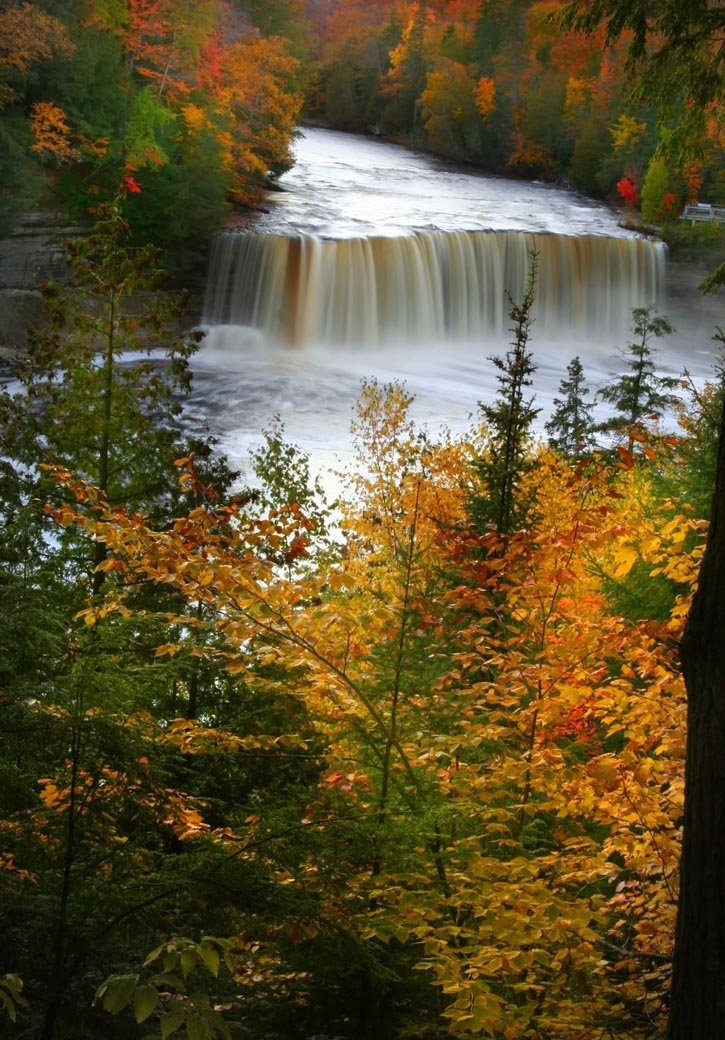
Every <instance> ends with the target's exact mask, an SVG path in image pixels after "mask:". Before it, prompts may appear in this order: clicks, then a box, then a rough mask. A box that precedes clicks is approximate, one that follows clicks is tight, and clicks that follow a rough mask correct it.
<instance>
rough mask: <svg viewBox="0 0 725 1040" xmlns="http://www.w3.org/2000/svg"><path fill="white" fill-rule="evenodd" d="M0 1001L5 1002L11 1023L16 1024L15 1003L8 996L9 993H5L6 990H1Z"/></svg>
mask: <svg viewBox="0 0 725 1040" xmlns="http://www.w3.org/2000/svg"><path fill="white" fill-rule="evenodd" d="M0 1000H1V1001H2V1002H3V1004H4V1005H5V1010H6V1011H7V1013H8V1016H9V1018H10V1021H11V1022H14V1021H15V1004H14V1003H13V1001H12V1000H11V999H10V997H9V996H8V994H7V993H5V992H4V990H2V989H0Z"/></svg>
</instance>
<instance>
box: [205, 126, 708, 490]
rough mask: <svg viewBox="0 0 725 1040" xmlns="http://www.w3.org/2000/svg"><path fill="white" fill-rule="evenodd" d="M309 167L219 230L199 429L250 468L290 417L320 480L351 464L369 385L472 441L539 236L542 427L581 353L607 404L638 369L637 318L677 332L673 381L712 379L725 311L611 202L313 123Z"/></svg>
mask: <svg viewBox="0 0 725 1040" xmlns="http://www.w3.org/2000/svg"><path fill="white" fill-rule="evenodd" d="M296 155H297V162H296V165H295V167H294V168H293V169H292V170H291V171H290V172H289V173H288V174H287V175H286V176H285V177H284V178H283V179H282V188H283V190H282V191H281V192H279V193H273V194H271V195H270V197H269V202H268V204H267V207H266V209H267V211H266V212H264V213H260V214H259V215H255V216H253V217H251V218H250V219H249V221H248V222H247V226H246V228H245V229H243V230H242V231H239V232H237V233H236V234H234V235H229V234H226V235H224V236H221V237H220V239H219V241H218V242H217V244H216V247H215V249H216V251H215V253H213V255H212V261H211V263H210V270H209V273H208V281H209V286H208V290H207V305H206V308H205V309H206V318H205V321H206V332H207V336H206V340H205V342H204V344H203V346H202V348H201V350H200V352H199V354H198V356H197V357H196V359H195V362H194V372H195V390H194V393H193V395H192V397H191V400H190V401H189V404H188V407H187V412H186V420H187V423H188V424H189V425H190V426H192V427H196V428H199V429H201V428H203V427H208V429H209V430H210V432H211V433H213V434H214V435H215V436H217V437H218V438H219V440H220V447H221V448H222V450H224V451H225V452H226V453H227V454H228V455H229V457H230V459H231V461H232V462H233V463H234V464H235V465H237V466H239V467H241V468H242V469H243V470H244V468H245V465H246V462H247V459H248V456H249V452H250V451H251V450H253V449H255V448H256V447H257V446H258V445H259V444H260V442H261V430H262V429H263V428H264V427H265V426H267V425H268V424H269V422H270V420H271V418H272V417H273V416H274V415H275V414H278V415H279V416H280V417H281V419H282V421H283V423H284V425H285V432H286V436H287V438H288V439H289V440H291V441H294V442H295V443H297V444H298V445H300V446H301V447H302V448H303V449H304V450H305V451H307V452H309V454H310V456H311V459H312V462H313V466H314V468H315V469H316V470H318V471H323V472H325V471H327V470H329V469H330V468H333V469H335V468H337V469H339V468H341V467H343V468H344V466H345V464H346V462H347V461H348V460H349V456H350V440H349V432H348V431H349V423H350V419H351V416H352V413H353V408H354V404H355V401H356V398H357V394H358V391H359V386H360V381H361V380H362V379H365V378H370V377H376V378H377V379H379V380H380V381H382V382H386V381H389V380H392V379H396V380H401V381H404V382H405V384H406V386H407V388H408V390H409V391H410V392H411V393H412V394H413V395H414V396H415V404H414V406H413V409H412V414H413V416H414V418H415V419H416V420H417V421H418V422H419V423H420V424H421V426H424V427H425V428H427V429H428V430H429V431H430V432H432V433H436V432H437V431H438V430H439V429H440V428H441V427H442V426H447V427H448V428H450V429H451V430H452V431H453V432H454V433H455V432H461V431H463V430H464V429H466V428H467V427H468V426H469V424H470V421H471V417H472V416H474V415H475V413H476V409H477V404H478V402H480V401H488V400H490V399H491V398H492V397H493V395H494V394H495V390H496V370H495V368H494V366H493V365H492V363H491V362H490V360H489V357H490V355H492V354H501V353H502V352H503V351H504V350H505V348H506V340H507V333H506V329H507V325H508V321H507V315H506V307H507V305H506V297H505V290H506V288H508V287H509V285H510V286H511V290H510V291H512V292H513V293H514V295H515V297H516V294H518V292H519V290H520V287H521V284H522V280H525V274H526V266H527V264H526V257H527V255H528V253H527V250H529V249H530V248H531V246H532V243H533V246H535V248H536V249H538V250H542V248H543V253H542V254H541V256H540V274H539V278H540V289H541V291H542V293H543V298H542V299H541V300H540V301H539V304H540V306H539V311H538V313H537V319H536V321H535V323H534V326H533V330H532V340H531V348H532V350H533V353H534V356H535V358H536V361H537V365H538V368H537V372H536V375H535V380H534V387H533V390H534V391H535V394H536V401H537V404H538V406H539V407H540V408H541V409H542V411H541V415H540V422H541V424H542V426H543V422H544V421H545V420H546V418H547V415H548V413H549V411H550V409H551V403H552V399H553V397H554V396H555V395H556V393H557V389H558V385H559V382H560V380H561V378H562V377H563V375H564V374H565V369H566V365H567V364H568V362H569V361H570V360H571V358H572V357H573V356H574V355H576V354H578V355H579V356H580V357H581V360H582V364H583V366H584V371H585V376H586V378H587V382H588V384H589V385H590V387H591V391H592V395H593V394H594V393H595V391H596V389H597V388H598V387H600V386H602V385H604V384H605V383H606V382H608V381H609V380H610V379H611V378H612V377H613V376H615V375H616V374H617V373H618V372H620V371H621V370H622V367H623V366H622V363H621V360H620V358H619V356H618V347H621V346H622V345H623V344H624V343H625V342H626V341H627V329H628V324H629V317H630V315H631V308H632V307H633V306H646V305H651V304H653V305H656V307H657V309H658V311H659V312H660V313H664V314H667V315H668V316H670V318H671V319H672V321H673V323H674V324H675V326H676V329H677V331H676V333H675V334H674V335H673V336H672V337H667V338H666V339H664V340H660V341H658V342H657V349H658V368H659V369H660V371H661V372H662V374H667V375H677V374H678V373H679V372H681V371H682V370H683V369H684V368H687V369H688V370H689V371H690V372H691V373H692V375H693V376H694V377H695V378H696V379H698V380H702V379H704V378H706V377H707V376H708V375H709V374H710V373H711V372H712V365H713V361H714V357H715V349H714V344H713V343H712V339H711V337H712V334H713V331H714V327H715V325H716V324H717V323H718V322H721V321H722V318H721V317H720V316H719V305H718V303H717V301H713V300H705V301H703V300H702V299H701V298H700V297H698V295H697V293H696V291H695V286H696V284H697V281H698V279H699V278H700V277H701V276H702V274H703V272H701V271H694V270H692V269H690V268H687V267H682V266H678V267H674V266H673V265H671V264H669V263H668V262H667V261H666V258H665V253H664V251H663V249H662V247H661V246H659V245H658V244H651V243H649V242H645V241H643V240H637V239H636V236H633V235H632V234H631V233H629V232H627V231H625V230H623V229H621V228H620V227H619V226H618V224H617V214H616V212H615V211H613V210H611V209H609V208H608V207H606V206H604V205H601V204H599V203H596V202H592V201H590V200H588V199H585V198H583V197H582V196H580V195H578V194H576V193H573V192H570V191H567V190H564V189H561V188H557V187H552V186H549V185H545V184H541V183H538V182H534V183H531V182H523V181H515V180H508V179H504V178H499V177H491V176H487V175H480V174H478V173H476V172H473V171H469V170H461V169H460V168H458V167H455V166H452V165H450V164H447V163H445V162H442V161H440V160H437V159H435V158H433V157H430V156H426V155H419V154H416V153H413V152H410V151H408V150H406V149H403V148H400V147H397V146H395V145H391V144H388V143H386V142H383V141H379V140H375V139H369V138H361V137H355V136H352V135H347V134H341V133H336V132H332V131H324V130H307V131H305V132H304V134H303V135H302V136H301V137H300V139H299V141H298V143H297V147H296ZM485 233H489V234H485ZM491 233H493V234H491ZM529 233H532V234H533V235H534V236H535V237H534V238H532V237H531V235H530V234H529ZM252 247H253V248H252ZM240 250H242V251H243V253H244V256H243V259H239V256H240V255H241V254H240ZM250 250H251V251H250ZM492 251H493V252H492ZM474 254H475V256H474ZM492 257H493V258H492ZM512 257H513V258H514V259H513V260H512ZM521 257H524V261H523V262H522V260H521ZM230 258H231V259H230ZM441 279H442V280H443V281H442V282H441V284H440V285H439V282H440V281H441ZM484 282H486V283H487V284H486V285H485V286H483V285H482V283H484ZM479 283H481V284H479ZM507 283H508V284H507ZM247 297H248V298H249V299H246V298H247ZM290 297H293V299H292V300H291V301H290ZM241 298H245V299H246V302H244V304H243V305H242V304H241V303H240V302H239V301H240V299H241ZM235 300H236V302H235ZM492 300H493V301H494V302H493V303H492ZM537 305H538V304H537ZM492 311H495V312H496V313H495V315H494V317H491V315H490V313H489V312H492ZM283 312H284V313H283ZM483 312H486V313H485V314H483ZM482 314H483V317H482ZM400 315H403V318H402V319H400V320H399V318H400ZM599 414H600V415H602V416H603V415H604V414H605V413H604V411H603V410H600V411H599ZM326 479H328V484H330V486H332V483H334V482H331V481H330V480H329V478H326Z"/></svg>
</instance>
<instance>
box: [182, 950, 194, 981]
mask: <svg viewBox="0 0 725 1040" xmlns="http://www.w3.org/2000/svg"><path fill="white" fill-rule="evenodd" d="M179 961H180V965H181V974H182V975H183V976H184V978H186V976H187V975H188V974H189V972H191V971H193V970H194V968H195V967H196V963H197V958H196V950H193V949H190V950H182V951H181V956H180V957H179Z"/></svg>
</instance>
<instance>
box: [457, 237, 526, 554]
mask: <svg viewBox="0 0 725 1040" xmlns="http://www.w3.org/2000/svg"><path fill="white" fill-rule="evenodd" d="M537 273H538V255H537V254H536V253H532V254H531V263H530V269H529V277H528V282H527V285H526V290H525V292H524V296H523V299H522V301H521V303H515V302H514V300H513V299H512V298H511V296H509V303H510V304H511V310H510V312H509V314H510V317H511V319H512V321H513V323H514V324H513V325H512V327H511V329H510V331H511V333H512V335H513V339H512V341H511V347H510V349H509V350H508V351H507V353H506V355H505V357H503V358H502V357H498V356H493V357H491V358H489V360H490V361H492V362H493V364H494V365H495V366H496V368H497V369H498V372H499V374H498V377H497V378H498V391H497V396H496V400H495V401H494V402H493V404H480V405H479V408H480V411H481V414H482V416H483V418H484V419H485V420H486V423H487V424H488V429H489V444H488V450H487V451H486V453H485V454H484V455H482V456H481V457H480V458H479V459H478V460H477V461H476V463H475V469H476V472H477V474H478V475H479V476H480V477H481V478H482V481H483V484H484V489H485V490H484V492H483V494H480V495H476V496H475V497H474V499H473V501H472V504H471V515H472V519H473V521H474V523H475V524H476V526H478V527H479V528H481V527H485V526H486V525H488V524H494V525H495V526H496V528H497V530H498V531H499V532H500V533H501V534H508V533H509V532H511V531H513V530H514V529H515V528H517V527H519V526H520V525H521V524H522V523H523V522H524V521H525V519H526V514H527V512H528V506H527V503H525V502H522V501H520V500H519V499H518V497H517V492H518V490H519V485H520V482H521V477H522V476H523V474H524V472H525V471H526V469H527V468H528V466H529V462H528V459H527V450H528V447H529V442H530V436H531V424H532V423H533V421H534V419H535V418H536V416H537V415H538V414H539V411H540V409H539V408H534V398H533V397H527V396H526V391H527V388H528V387H530V386H531V376H532V375H533V373H534V372H535V371H536V364H535V362H534V358H533V355H532V353H531V351H530V350H529V349H528V343H529V337H530V332H531V325H532V322H533V317H532V313H531V312H532V308H533V306H534V300H535V296H536V279H537Z"/></svg>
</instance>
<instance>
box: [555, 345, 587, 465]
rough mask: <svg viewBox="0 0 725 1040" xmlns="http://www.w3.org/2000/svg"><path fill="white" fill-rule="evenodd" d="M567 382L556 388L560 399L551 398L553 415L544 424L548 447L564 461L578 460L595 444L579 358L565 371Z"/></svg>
mask: <svg viewBox="0 0 725 1040" xmlns="http://www.w3.org/2000/svg"><path fill="white" fill-rule="evenodd" d="M566 371H567V378H566V379H562V381H561V383H560V384H559V393H560V394H561V397H555V398H554V411H553V413H552V415H551V418H550V419H549V421H548V422H547V423H546V432H547V433H548V435H549V444H550V445H551V447H552V448H554V450H555V451H558V452H560V453H561V454H562V455H565V456H567V458H572V459H578V458H579V457H580V456H581V455H583V454H585V453H586V452H587V451H588V450H590V449H591V447H592V445H593V442H594V420H593V418H592V405H591V404H588V403H587V401H586V400H585V398H587V397H588V396H589V387H587V386H586V385H585V382H584V369H583V368H582V363H581V360H580V359H579V357H578V356H577V357H575V358H573V359H572V360H571V361H570V362H569V364H568V365H567V368H566Z"/></svg>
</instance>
